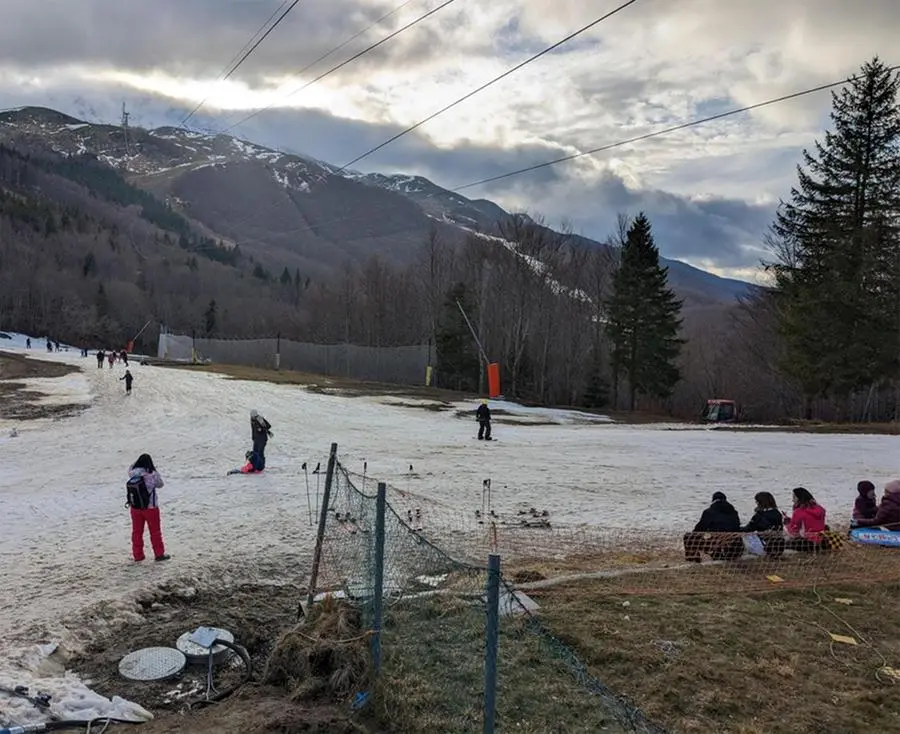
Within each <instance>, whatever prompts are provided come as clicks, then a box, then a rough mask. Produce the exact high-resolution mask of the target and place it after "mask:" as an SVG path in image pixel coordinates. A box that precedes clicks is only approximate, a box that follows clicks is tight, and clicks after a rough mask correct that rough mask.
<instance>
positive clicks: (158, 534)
mask: <svg viewBox="0 0 900 734" xmlns="http://www.w3.org/2000/svg"><path fill="white" fill-rule="evenodd" d="M163 486H165V483H164V482H163V478H162V477H161V476H160V474H159V472H158V471H157V470H156V467H155V466H154V465H153V459H152V458H151V457H150V454H141V455H140V456H139V457H138V460H137V461H135V462H134V464H132V465H131V467H130V468H129V470H128V484H127V485H126V490H127V497H128V506H129V508H130V509H131V554H132V556H133V557H134V560H135V561H136V562H138V563H139V562H140V561H143V560H144V526H147V528H149V530H150V545H151V546H152V547H153V556H154V559H155V560H157V561H168V560H169V556H168V555H166V547H165V544H164V543H163V537H162V528H161V526H160V516H159V504H158V498H157V494H156V490H157V489H159V488H160V487H163Z"/></svg>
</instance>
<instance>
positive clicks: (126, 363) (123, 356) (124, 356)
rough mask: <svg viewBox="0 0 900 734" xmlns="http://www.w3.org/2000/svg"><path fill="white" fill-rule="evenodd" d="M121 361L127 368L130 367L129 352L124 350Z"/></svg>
mask: <svg viewBox="0 0 900 734" xmlns="http://www.w3.org/2000/svg"><path fill="white" fill-rule="evenodd" d="M120 359H121V360H122V363H123V364H124V365H125V366H126V367H127V366H128V351H127V350H125V349H123V350H122V354H121V355H120Z"/></svg>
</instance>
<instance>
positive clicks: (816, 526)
mask: <svg viewBox="0 0 900 734" xmlns="http://www.w3.org/2000/svg"><path fill="white" fill-rule="evenodd" d="M784 529H785V531H786V532H787V534H788V541H787V545H786V547H787V548H789V549H790V550H796V551H806V552H810V551H817V550H823V549H824V548H825V545H824V544H823V543H824V536H823V535H822V533H824V532H825V530H826V527H825V508H824V507H822V505H820V504H818V503H817V502H816V499H815V497H813V496H812V494H811V493H810V492H809V490H808V489H804V488H803V487H797V488H795V489H794V512H793V514H792V515H791V516H790V517H788V516H787V515H785V516H784Z"/></svg>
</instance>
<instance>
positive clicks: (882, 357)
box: [770, 57, 900, 401]
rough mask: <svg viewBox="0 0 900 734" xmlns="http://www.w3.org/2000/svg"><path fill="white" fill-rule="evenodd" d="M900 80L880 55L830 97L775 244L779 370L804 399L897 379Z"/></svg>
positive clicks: (782, 213) (842, 393)
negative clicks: (827, 123) (827, 125)
mask: <svg viewBox="0 0 900 734" xmlns="http://www.w3.org/2000/svg"><path fill="white" fill-rule="evenodd" d="M898 90H900V76H898V75H897V74H895V73H893V72H891V70H890V69H889V68H888V67H887V66H886V65H885V64H883V63H882V62H881V61H880V60H879V59H878V58H877V57H876V58H875V59H873V60H872V61H871V62H869V63H867V64H865V65H864V66H863V67H862V70H861V71H860V73H859V74H858V75H857V76H856V77H854V78H853V79H851V80H850V81H849V83H848V84H847V85H846V86H845V87H844V88H843V89H842V90H841V91H840V92H839V93H832V112H831V121H832V128H833V129H832V130H829V131H827V132H826V133H825V140H824V142H819V141H816V143H815V148H814V150H813V151H812V152H810V151H808V150H804V151H803V161H804V165H803V166H799V167H798V184H797V186H796V187H795V188H793V189H792V190H791V197H790V201H789V202H786V203H783V204H782V206H781V207H780V208H779V211H778V214H777V216H776V220H775V223H774V224H773V226H772V230H773V238H772V244H773V245H774V247H775V251H776V262H774V263H770V268H771V270H772V271H773V272H774V274H775V284H776V296H777V300H778V305H779V331H780V335H781V337H782V340H783V364H782V367H783V369H784V371H785V372H786V373H787V374H788V375H789V376H791V377H792V378H794V380H795V381H796V382H797V383H798V385H799V386H800V387H801V388H802V390H803V392H804V394H805V395H806V397H807V400H808V401H810V400H811V399H812V398H814V397H817V396H826V395H829V394H832V395H837V396H845V395H847V394H849V393H851V392H853V391H855V390H858V389H861V388H867V387H869V386H871V385H874V384H877V383H878V382H880V381H882V380H887V379H896V378H897V377H898V357H900V328H898V327H900V289H898V284H900V108H898Z"/></svg>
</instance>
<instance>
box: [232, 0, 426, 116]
mask: <svg viewBox="0 0 900 734" xmlns="http://www.w3.org/2000/svg"><path fill="white" fill-rule="evenodd" d="M287 2H288V0H285V3H287ZM413 2H416V0H405V2H402V3H400V5H398V6H397V7H395V8H394V9H393V10H391V11H389V12H387V13H385V14H384V15H382V16H381V17H380V18H378V19H377V20H375V21H372V22H371V23H370V24H369V25H367V26H366V27H365V28H363V29H362V30H361V31H357V32H356V33H354V34H353V35H352V36H350V38H348V39H347V40H345V41H344V42H343V43H341V44H339V45H337V46H335V47H334V48H332V49H331V50H330V51H326V52H325V53H324V54H322V55H321V56H319V58H317V59H316V60H315V61H310V62H309V63H308V64H307V65H306V66H304V67H303V68H302V69H300V71H298V72H296V73H295V74H294V76H301V77H302V76H303V75H304V74H305V73H306V72H307V71H309V70H310V69H311V68H313V67H314V66H316V65H317V64H319V63H320V62H322V61H324V60H325V59H327V58H328V57H329V56H332V55H333V54H336V53H337V52H338V51H340V50H341V49H342V48H344V47H346V46H348V45H350V44H351V43H353V41H355V40H356V39H357V38H359V37H360V36H363V35H365V34H366V33H368V32H369V31H370V30H372V29H373V28H375V27H376V26H378V25H380V24H381V23H383V22H384V21H386V20H387V19H388V18H390V17H391V16H392V15H394V14H396V13H399V12H400V11H401V10H403V8H405V7H406V6H407V5H409V4H410V3H413ZM303 88H304V89H305V87H303ZM300 91H301V89H296V90H294V91H293V92H290V93H289V94H288V95H287V97H290V96H292V95H294V94H297V93H298V92H300ZM274 106H275V103H274V102H273V103H272V104H270V105H268V106H267V107H263V109H261V110H259V111H257V112H255V113H254V114H257V115H258V114H260V113H262V112H265V111H266V110H270V109H272V107H274ZM247 119H250V118H246V119H245V120H242V121H241V122H237V123H235V124H234V125H233V126H231V127H237V126H238V125H240V124H242V123H243V122H246V120H247ZM231 127H227V128H225V130H226V131H227V130H231Z"/></svg>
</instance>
